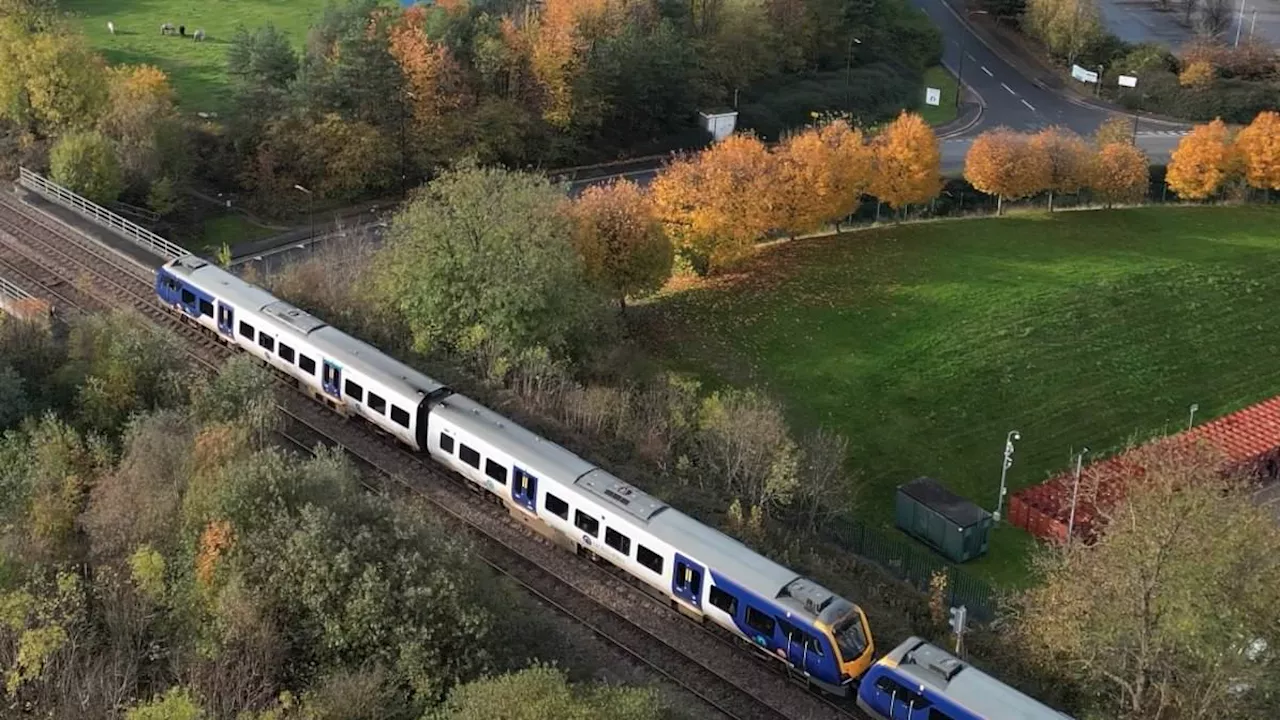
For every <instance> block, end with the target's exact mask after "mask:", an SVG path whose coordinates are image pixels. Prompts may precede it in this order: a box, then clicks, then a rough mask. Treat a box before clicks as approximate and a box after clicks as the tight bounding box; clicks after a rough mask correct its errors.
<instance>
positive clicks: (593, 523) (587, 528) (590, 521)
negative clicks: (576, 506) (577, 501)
mask: <svg viewBox="0 0 1280 720" xmlns="http://www.w3.org/2000/svg"><path fill="white" fill-rule="evenodd" d="M573 524H574V525H576V526H577V527H578V529H579V530H581V531H582V532H584V533H586V534H588V535H590V536H591V537H599V536H600V521H599V520H597V519H595V518H593V517H591V516H590V515H588V514H586V513H584V512H582V511H581V510H578V511H577V512H575V513H574V514H573Z"/></svg>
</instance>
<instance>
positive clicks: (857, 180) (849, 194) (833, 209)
mask: <svg viewBox="0 0 1280 720" xmlns="http://www.w3.org/2000/svg"><path fill="white" fill-rule="evenodd" d="M818 132H819V135H820V136H821V137H822V140H823V142H825V143H826V144H827V146H828V147H830V148H831V158H832V163H833V165H834V167H833V169H832V177H831V193H830V196H829V197H828V198H827V201H828V207H827V219H828V220H831V221H833V222H835V223H836V227H837V228H838V227H839V224H840V220H841V219H842V218H846V217H848V216H850V215H852V214H853V213H854V212H855V211H856V210H857V209H858V205H859V204H861V203H862V196H863V195H864V194H866V192H867V190H868V188H870V187H871V173H872V170H873V167H874V165H875V149H874V148H872V147H871V146H870V145H868V144H867V141H866V139H865V138H864V137H863V135H862V131H861V130H859V129H857V128H853V127H850V126H849V123H847V122H845V121H844V120H836V121H835V122H832V123H830V124H828V125H826V126H824V127H823V128H822V129H821V130H819V131H818Z"/></svg>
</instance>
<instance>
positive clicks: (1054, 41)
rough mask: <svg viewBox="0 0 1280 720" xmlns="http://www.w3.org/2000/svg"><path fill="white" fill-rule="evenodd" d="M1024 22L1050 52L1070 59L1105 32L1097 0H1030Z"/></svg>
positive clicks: (1076, 57) (1077, 55)
mask: <svg viewBox="0 0 1280 720" xmlns="http://www.w3.org/2000/svg"><path fill="white" fill-rule="evenodd" d="M1024 22H1025V23H1026V27H1027V28H1029V29H1030V31H1031V33H1032V34H1034V35H1035V36H1036V37H1037V38H1039V39H1040V40H1041V41H1042V42H1043V43H1044V44H1045V46H1046V47H1048V49H1049V51H1050V52H1052V53H1053V54H1055V55H1057V56H1059V57H1062V58H1066V60H1067V61H1068V62H1075V61H1076V60H1077V59H1078V58H1079V56H1080V53H1082V52H1084V51H1085V49H1086V48H1088V47H1089V45H1090V44H1091V43H1094V42H1096V41H1097V40H1098V39H1099V38H1101V37H1102V33H1103V30H1102V20H1101V15H1100V14H1099V11H1098V4H1097V0H1027V13H1026V19H1025V21H1024ZM1099 79H1101V78H1099Z"/></svg>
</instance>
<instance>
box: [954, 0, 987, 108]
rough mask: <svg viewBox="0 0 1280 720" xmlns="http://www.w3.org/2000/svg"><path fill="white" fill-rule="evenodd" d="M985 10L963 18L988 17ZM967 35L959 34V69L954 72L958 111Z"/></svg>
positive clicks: (975, 11)
mask: <svg viewBox="0 0 1280 720" xmlns="http://www.w3.org/2000/svg"><path fill="white" fill-rule="evenodd" d="M990 14H991V13H990V12H988V11H986V10H970V11H969V12H968V13H966V14H965V17H973V16H974V15H990ZM968 36H969V33H967V32H962V33H960V67H959V68H958V69H957V70H956V109H957V110H959V109H960V95H961V94H962V93H963V92H964V41H965V39H966V38H968Z"/></svg>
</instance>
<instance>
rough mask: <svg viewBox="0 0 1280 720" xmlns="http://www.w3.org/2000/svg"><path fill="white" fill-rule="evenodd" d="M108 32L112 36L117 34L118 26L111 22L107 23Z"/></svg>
mask: <svg viewBox="0 0 1280 720" xmlns="http://www.w3.org/2000/svg"><path fill="white" fill-rule="evenodd" d="M107 32H109V33H111V34H112V35H115V34H116V24H115V23H113V22H111V21H110V20H108V21H107Z"/></svg>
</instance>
